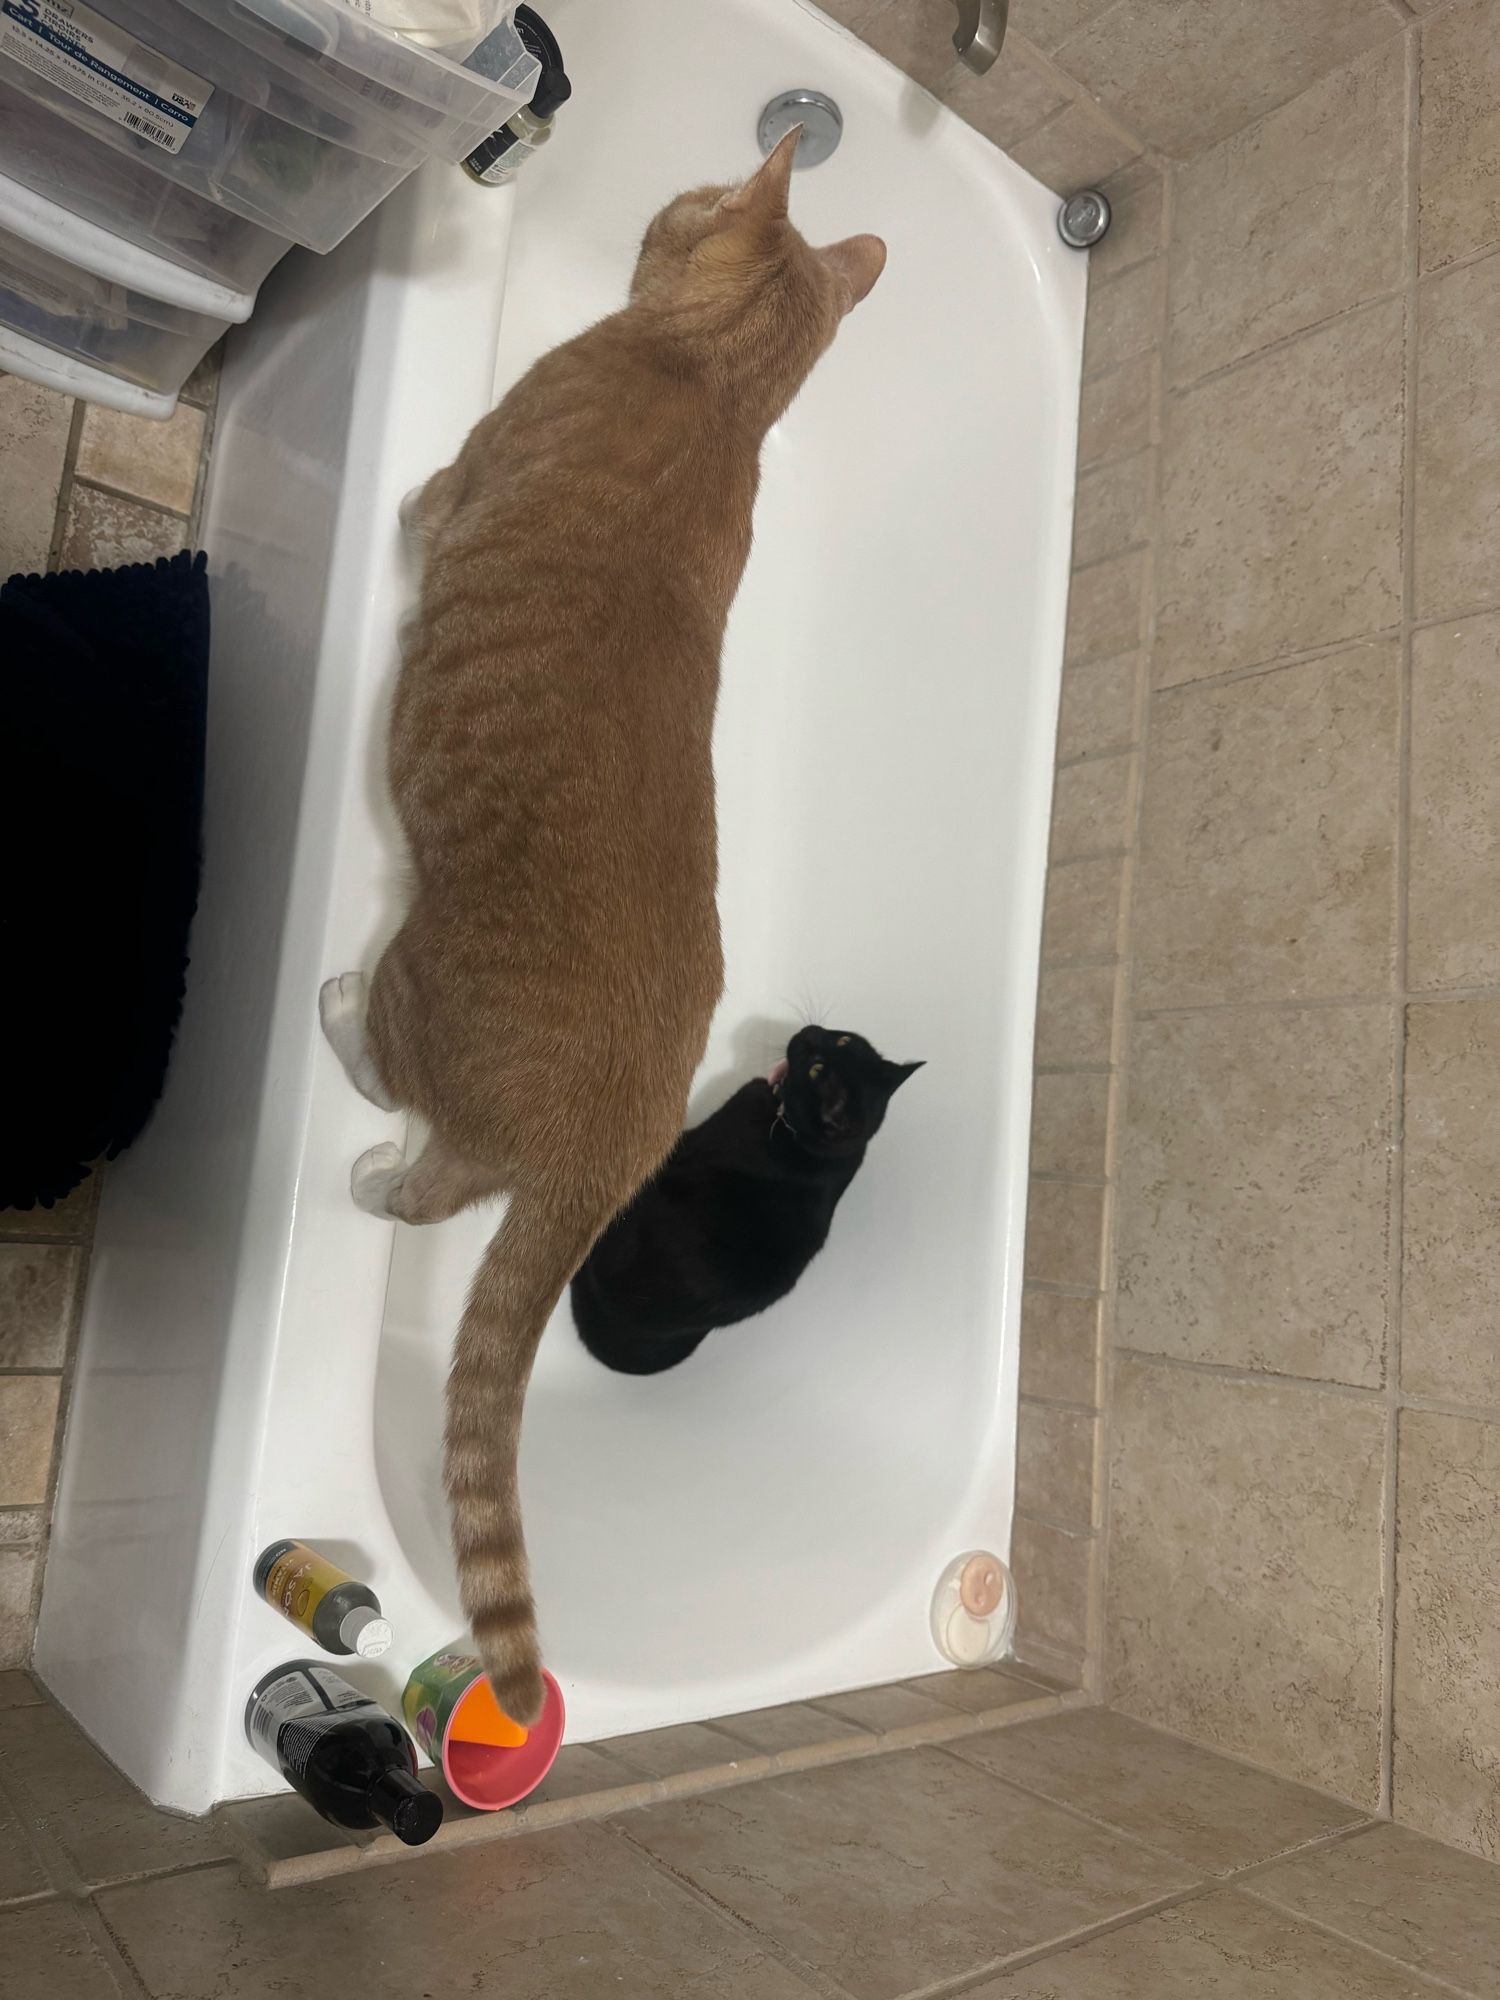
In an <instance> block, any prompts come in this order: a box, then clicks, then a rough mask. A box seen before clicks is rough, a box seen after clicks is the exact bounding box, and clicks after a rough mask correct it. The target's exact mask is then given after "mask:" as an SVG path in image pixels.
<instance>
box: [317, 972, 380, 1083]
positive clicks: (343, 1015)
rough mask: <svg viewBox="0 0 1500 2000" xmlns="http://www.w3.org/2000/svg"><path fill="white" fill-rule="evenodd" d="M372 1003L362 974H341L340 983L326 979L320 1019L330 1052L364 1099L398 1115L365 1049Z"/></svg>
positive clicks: (323, 986)
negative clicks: (366, 1013)
mask: <svg viewBox="0 0 1500 2000" xmlns="http://www.w3.org/2000/svg"><path fill="white" fill-rule="evenodd" d="M369 1000H370V982H369V980H368V979H367V978H366V977H365V975H364V973H362V972H341V973H340V974H339V975H338V977H337V979H325V980H324V981H323V985H322V988H321V990H320V992H319V994H318V1019H319V1020H320V1021H321V1022H322V1024H323V1036H324V1039H325V1040H326V1041H327V1043H328V1046H329V1048H331V1049H332V1050H333V1052H334V1054H335V1055H336V1056H337V1057H338V1059H339V1061H340V1062H341V1063H342V1064H343V1065H344V1074H345V1075H346V1076H347V1077H348V1079H349V1081H350V1082H351V1083H352V1084H353V1085H354V1088H355V1089H356V1090H357V1091H358V1092H359V1094H360V1096H361V1097H367V1098H368V1099H369V1100H370V1102H371V1103H372V1104H378V1105H379V1107H380V1109H381V1110H382V1111H394V1110H395V1109H396V1100H395V1099H394V1098H393V1097H392V1096H391V1094H390V1092H389V1091H388V1090H387V1089H386V1087H385V1085H384V1084H383V1083H382V1082H381V1080H380V1076H379V1073H378V1071H377V1070H376V1068H375V1064H374V1063H373V1061H372V1060H371V1058H370V1052H369V1049H368V1048H367V1047H366V1046H365V1009H366V1007H367V1006H368V1005H369Z"/></svg>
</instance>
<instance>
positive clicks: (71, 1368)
mask: <svg viewBox="0 0 1500 2000" xmlns="http://www.w3.org/2000/svg"><path fill="white" fill-rule="evenodd" d="M102 1172H103V1168H102V1166H100V1165H99V1164H98V1163H97V1162H96V1163H95V1164H94V1165H93V1166H92V1167H91V1169H90V1173H91V1175H97V1174H100V1173H102ZM98 1217H99V1190H98V1189H97V1188H96V1189H95V1190H94V1203H93V1206H92V1208H91V1209H90V1210H89V1233H88V1235H87V1236H86V1237H83V1238H80V1240H79V1242H78V1245H77V1248H78V1275H77V1278H76V1279H75V1281H74V1286H73V1298H72V1303H71V1305H70V1307H69V1310H68V1326H67V1334H66V1338H65V1341H64V1345H63V1358H62V1366H61V1367H60V1368H59V1369H58V1371H57V1372H58V1391H57V1414H56V1416H55V1417H54V1419H53V1424H52V1445H51V1456H50V1458H49V1459H48V1462H47V1480H46V1487H45V1490H44V1493H43V1496H42V1499H41V1501H40V1503H39V1505H40V1507H41V1512H42V1527H41V1539H40V1542H39V1544H38V1547H37V1552H36V1563H35V1566H34V1568H33V1570H32V1577H31V1604H30V1606H29V1608H28V1611H27V1626H26V1639H27V1645H26V1657H27V1659H28V1660H29V1659H30V1657H31V1648H32V1644H33V1642H34V1641H35V1638H36V1628H37V1621H38V1619H39V1618H40V1617H41V1612H42V1586H43V1584H44V1582H45V1581H46V1576H47V1559H48V1557H49V1555H50V1554H51V1551H52V1515H53V1509H54V1508H55V1507H56V1505H57V1489H58V1486H59V1485H60V1484H61V1482H62V1462H63V1443H64V1440H65V1439H66V1437H67V1432H68V1411H69V1408H70V1407H71V1404H72V1401H73V1376H74V1372H75V1370H76V1367H77V1361H78V1342H79V1338H80V1336H81V1334H82V1331H83V1308H84V1300H85V1298H86V1296H87V1293H88V1282H89V1271H90V1269H91V1268H92V1266H93V1261H94V1225H95V1223H96V1222H97V1220H98Z"/></svg>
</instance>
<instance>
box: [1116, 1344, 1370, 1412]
mask: <svg viewBox="0 0 1500 2000" xmlns="http://www.w3.org/2000/svg"><path fill="white" fill-rule="evenodd" d="M1118 1352H1119V1353H1121V1354H1123V1355H1126V1356H1128V1358H1129V1359H1130V1360H1132V1361H1136V1362H1140V1363H1142V1364H1144V1365H1145V1366H1147V1367H1154V1368H1177V1369H1181V1370H1182V1371H1184V1372H1185V1373H1187V1374H1190V1375H1207V1376H1211V1377H1213V1378H1215V1379H1216V1380H1218V1381H1220V1382H1234V1383H1238V1384H1240V1385H1241V1386H1242V1387H1244V1388H1260V1389H1306V1390H1309V1391H1312V1392H1315V1393H1322V1394H1324V1395H1329V1396H1341V1397H1343V1398H1344V1399H1345V1400H1346V1401H1350V1402H1356V1403H1366V1404H1370V1405H1372V1406H1373V1405H1375V1404H1377V1403H1383V1402H1384V1400H1385V1388H1384V1385H1383V1384H1382V1385H1381V1386H1379V1387H1375V1386H1371V1387H1369V1388H1361V1387H1360V1385H1359V1384H1358V1383H1357V1382H1333V1381H1328V1380H1326V1379H1325V1378H1324V1377H1322V1376H1320V1375H1288V1374H1284V1373H1280V1372H1278V1371H1277V1370H1275V1369H1271V1368H1247V1367H1245V1366H1244V1365H1243V1363H1238V1362H1227V1361H1195V1360H1193V1359H1192V1357H1191V1356H1189V1355H1180V1354H1163V1353H1161V1352H1159V1351H1158V1350H1156V1349H1154V1348H1149V1347H1135V1346H1132V1345H1131V1344H1130V1343H1129V1342H1121V1343H1120V1345H1119V1348H1118Z"/></svg>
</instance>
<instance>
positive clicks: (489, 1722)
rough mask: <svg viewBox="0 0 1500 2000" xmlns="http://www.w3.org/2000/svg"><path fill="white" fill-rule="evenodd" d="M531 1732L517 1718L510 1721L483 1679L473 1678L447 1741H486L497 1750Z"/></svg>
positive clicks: (511, 1745)
mask: <svg viewBox="0 0 1500 2000" xmlns="http://www.w3.org/2000/svg"><path fill="white" fill-rule="evenodd" d="M530 1733H531V1732H530V1731H529V1730H526V1729H523V1728H522V1727H521V1725H520V1723H519V1722H512V1721H511V1719H510V1717H509V1716H508V1715H507V1714H506V1713H505V1710H504V1709H503V1708H502V1707H501V1706H500V1704H499V1702H498V1701H496V1699H495V1694H494V1690H493V1688H491V1686H490V1684H489V1682H488V1681H486V1680H477V1681H475V1683H474V1685H473V1687H471V1688H470V1690H469V1692H468V1693H467V1694H466V1695H465V1696H464V1698H463V1700H462V1701H460V1703H459V1704H458V1707H457V1708H456V1709H455V1710H454V1712H453V1720H452V1722H451V1723H450V1724H449V1726H448V1737H449V1741H450V1742H453V1743H488V1744H490V1745H491V1746H492V1747H493V1748H495V1749H496V1750H513V1749H516V1748H518V1747H519V1746H520V1745H521V1744H522V1743H524V1742H525V1741H526V1738H527V1737H528V1735H530Z"/></svg>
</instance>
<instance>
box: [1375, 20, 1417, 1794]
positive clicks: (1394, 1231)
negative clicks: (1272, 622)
mask: <svg viewBox="0 0 1500 2000" xmlns="http://www.w3.org/2000/svg"><path fill="white" fill-rule="evenodd" d="M1421 149H1422V38H1421V36H1420V35H1409V36H1408V37H1407V38H1406V160H1405V168H1406V207H1405V213H1406V244H1405V250H1406V288H1405V299H1406V304H1405V335H1406V338H1405V350H1404V354H1403V358H1402V368H1403V379H1402V389H1403V393H1404V405H1405V406H1404V408H1403V411H1402V450H1401V662H1400V723H1399V732H1400V733H1399V750H1398V755H1397V764H1396V836H1395V848H1396V851H1395V856H1394V860H1395V878H1396V881H1395V886H1396V911H1395V916H1396V951H1395V963H1394V966H1393V968H1392V971H1393V976H1394V987H1395V991H1394V995H1393V1001H1394V1007H1393V1012H1394V1023H1393V1033H1392V1036H1391V1112H1390V1116H1391V1142H1390V1187H1389V1191H1388V1197H1387V1199H1388V1207H1387V1214H1388V1216H1389V1224H1388V1229H1389V1241H1388V1243H1387V1246H1386V1255H1387V1297H1388V1306H1387V1312H1386V1356H1385V1402H1386V1419H1385V1457H1384V1464H1383V1466H1382V1470H1381V1493H1380V1527H1381V1547H1380V1558H1381V1600H1382V1603H1381V1621H1380V1772H1379V1786H1380V1793H1379V1797H1380V1810H1381V1812H1382V1813H1385V1814H1387V1815H1389V1814H1390V1813H1391V1812H1393V1811H1394V1797H1395V1764H1396V1616H1397V1606H1396V1595H1397V1573H1396V1506H1397V1487H1398V1480H1399V1472H1400V1467H1399V1451H1400V1428H1401V1415H1400V1412H1401V1334H1402V1315H1403V1305H1404V1285H1405V1223H1406V1019H1407V1015H1406V1005H1405V995H1406V990H1407V984H1408V980H1409V976H1410V974H1409V943H1410V906H1411V727H1412V653H1413V646H1414V640H1413V634H1412V621H1413V618H1414V616H1415V613H1416V478H1417V473H1416V447H1417V416H1418V412H1417V352H1418V342H1419V334H1420V317H1419V316H1420V309H1421V308H1420V299H1421V284H1420V278H1421V270H1420V260H1421Z"/></svg>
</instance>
